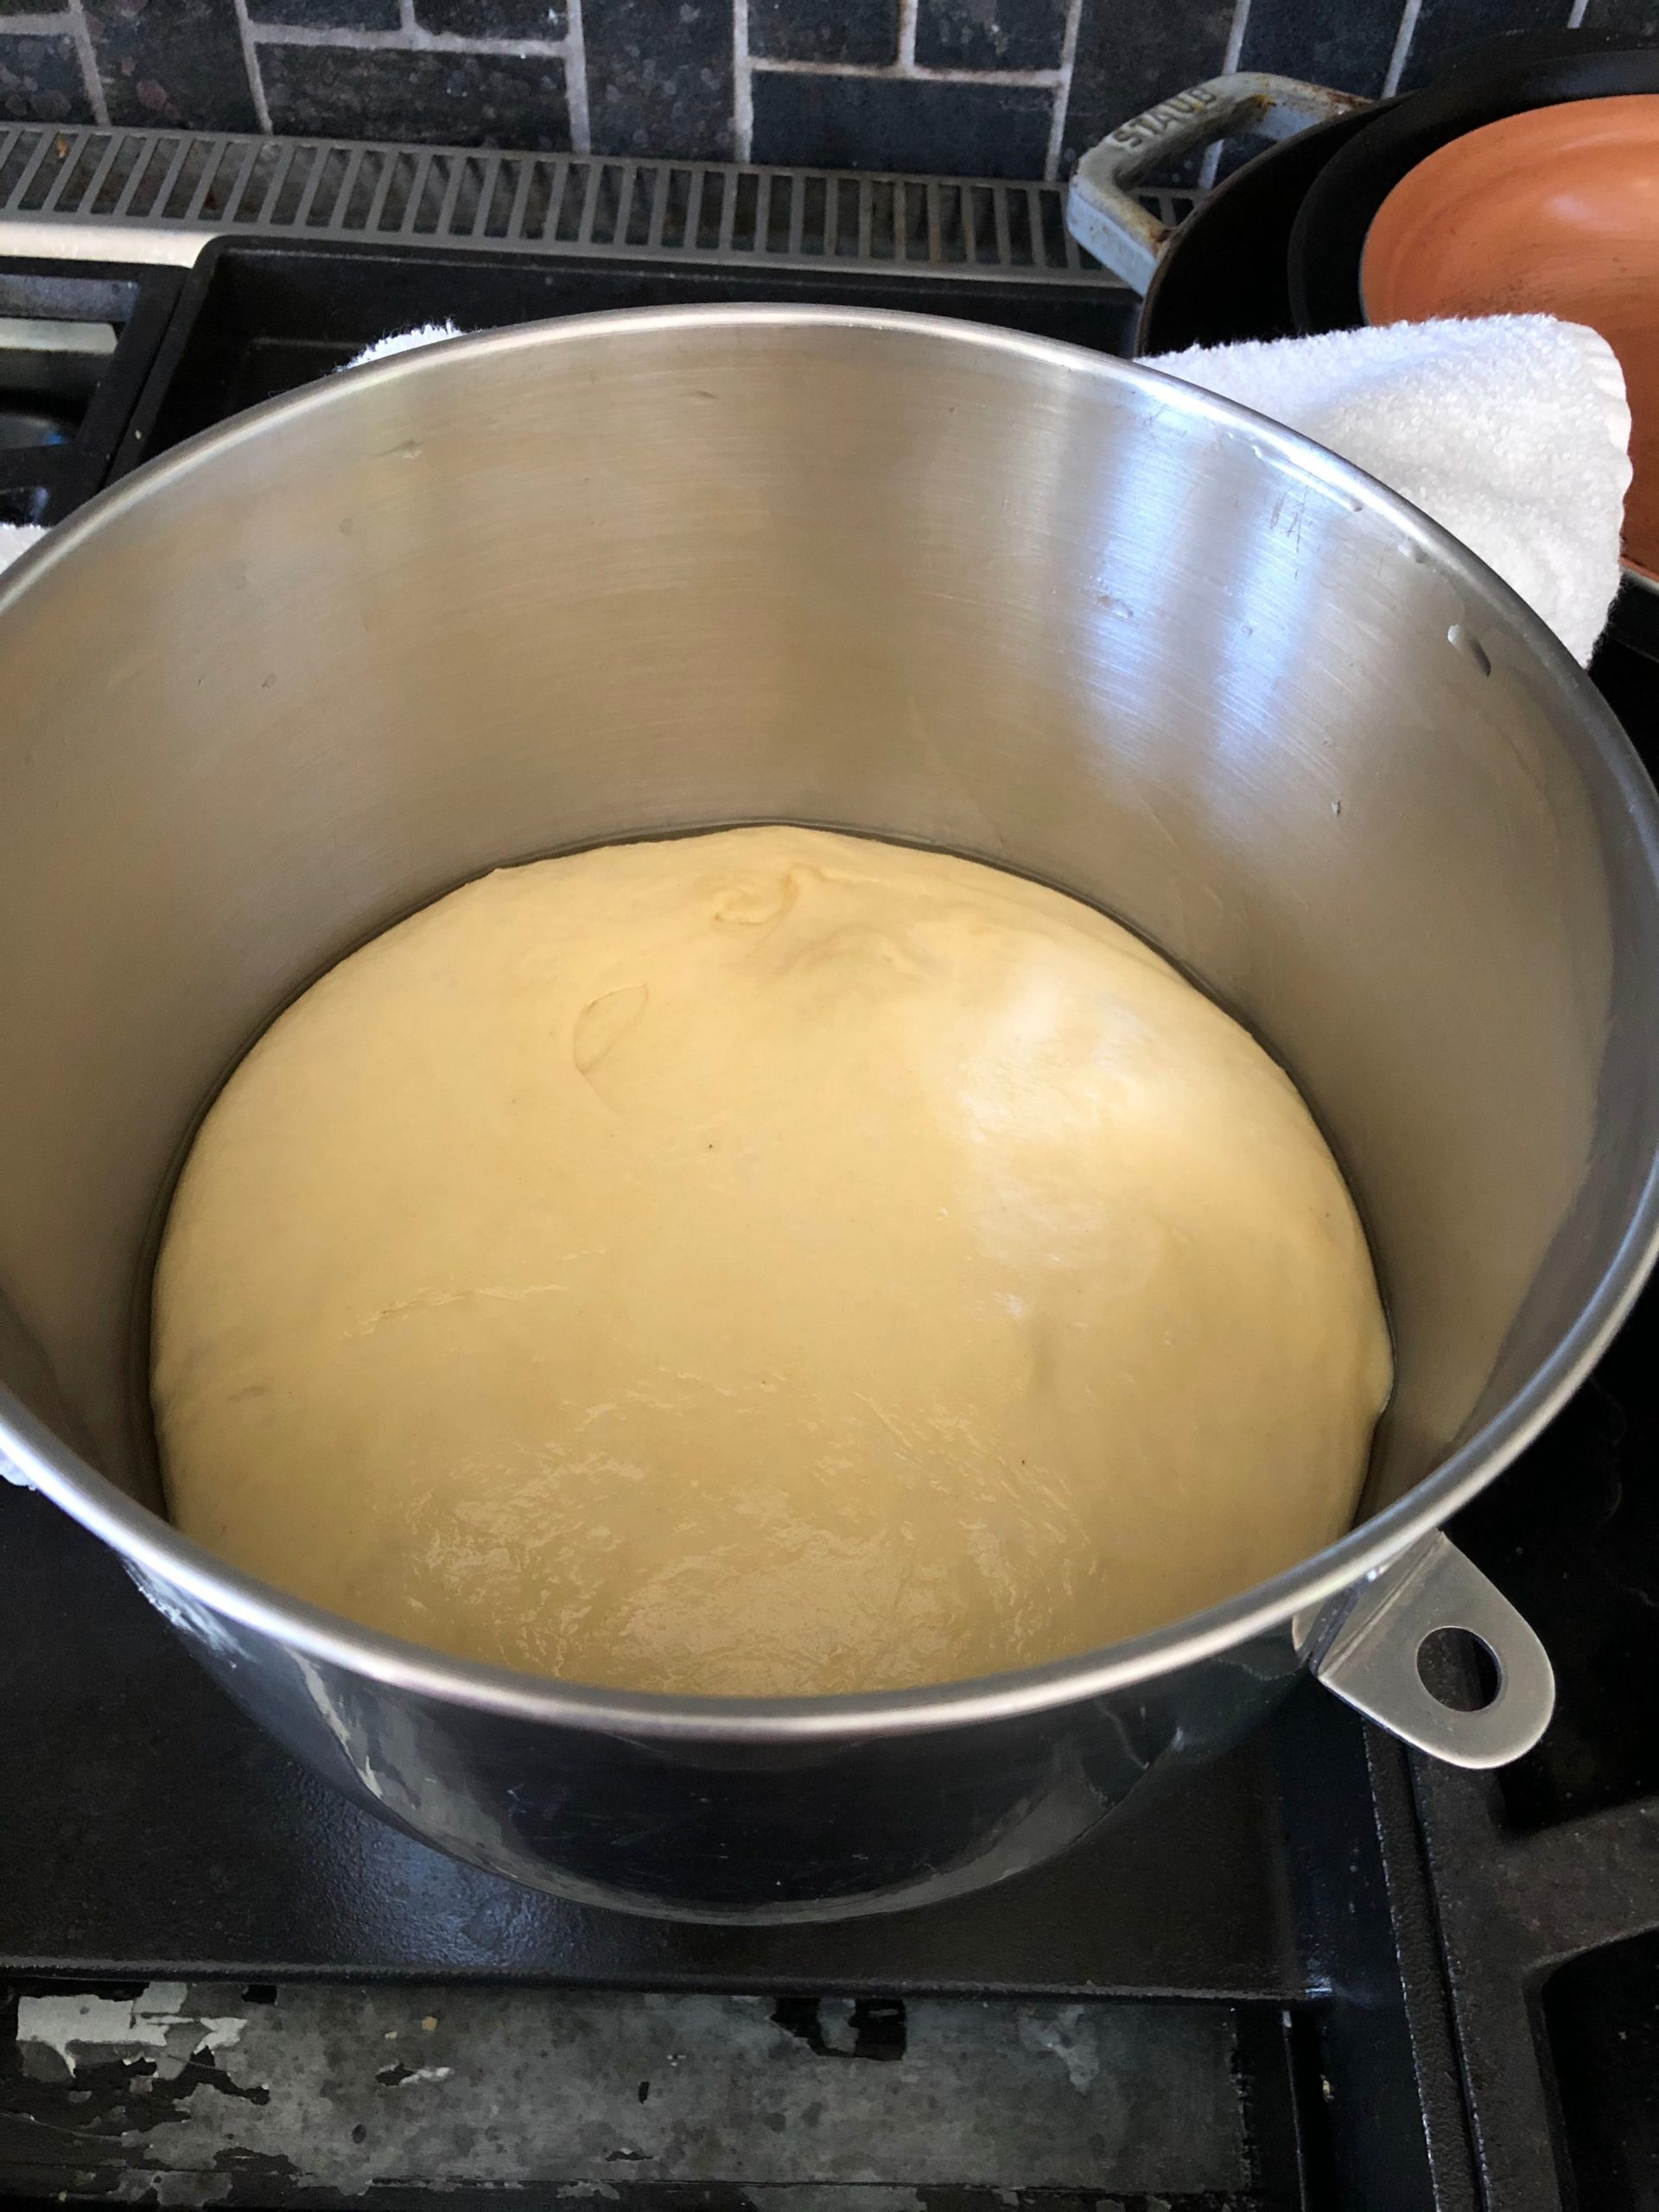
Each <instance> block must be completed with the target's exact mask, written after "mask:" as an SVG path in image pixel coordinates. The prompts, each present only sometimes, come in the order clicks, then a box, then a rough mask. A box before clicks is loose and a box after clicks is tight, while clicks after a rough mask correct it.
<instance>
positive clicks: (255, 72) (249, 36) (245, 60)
mask: <svg viewBox="0 0 1659 2212" xmlns="http://www.w3.org/2000/svg"><path fill="white" fill-rule="evenodd" d="M233 4H234V6H235V10H236V29H237V35H238V38H240V40H241V41H242V67H244V68H245V70H246V71H247V73H248V90H249V92H251V93H252V95H253V112H254V117H255V119H256V120H257V123H258V125H259V128H260V129H261V130H263V131H264V134H265V136H266V137H267V138H269V137H270V101H269V100H268V99H266V98H265V78H264V71H263V70H262V69H261V68H260V67H259V53H258V48H257V47H256V46H255V45H254V42H253V26H252V24H251V23H250V22H249V21H248V0H233Z"/></svg>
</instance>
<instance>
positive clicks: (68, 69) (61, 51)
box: [0, 31, 92, 123]
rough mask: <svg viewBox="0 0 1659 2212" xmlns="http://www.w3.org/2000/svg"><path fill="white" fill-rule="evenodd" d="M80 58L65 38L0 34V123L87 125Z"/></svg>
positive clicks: (88, 108) (89, 112)
mask: <svg viewBox="0 0 1659 2212" xmlns="http://www.w3.org/2000/svg"><path fill="white" fill-rule="evenodd" d="M91 121H92V106H91V104H90V103H89V101H88V100H87V98H86V85H85V83H84V82H83V81H82V78H81V73H80V58H79V55H78V54H77V53H76V52H75V44H74V41H73V39H72V38H68V37H59V36H57V35H53V36H50V37H32V36H29V35H27V34H23V35H15V34H11V33H7V32H4V31H0V122H4V123H90V122H91Z"/></svg>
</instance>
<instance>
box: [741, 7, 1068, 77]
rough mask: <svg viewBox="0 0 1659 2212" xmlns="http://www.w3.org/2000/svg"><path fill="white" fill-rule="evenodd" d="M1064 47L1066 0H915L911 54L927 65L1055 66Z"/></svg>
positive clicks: (1044, 67) (1048, 67)
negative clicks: (913, 52) (913, 47)
mask: <svg viewBox="0 0 1659 2212" xmlns="http://www.w3.org/2000/svg"><path fill="white" fill-rule="evenodd" d="M750 5H751V6H753V0H750ZM1064 48H1065V0H918V8H917V14H916V59H917V60H918V61H919V62H921V63H922V64H923V65H924V67H928V68H934V69H1056V68H1058V67H1059V64H1060V60H1061V57H1062V54H1063V51H1064Z"/></svg>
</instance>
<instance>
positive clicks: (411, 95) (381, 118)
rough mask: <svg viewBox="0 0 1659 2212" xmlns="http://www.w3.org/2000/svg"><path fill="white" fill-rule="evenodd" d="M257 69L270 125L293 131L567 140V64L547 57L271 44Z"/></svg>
mask: <svg viewBox="0 0 1659 2212" xmlns="http://www.w3.org/2000/svg"><path fill="white" fill-rule="evenodd" d="M259 66H260V71H261V73H262V74H263V76H264V80H265V98H266V99H267V101H268V102H269V104H270V120H271V127H272V128H273V130H279V131H284V132H289V133H292V134H294V135H296V136H297V137H332V138H400V139H415V140H420V139H429V140H431V141H433V142H434V143H437V144H441V145H448V146H525V147H530V148H532V149H546V150H549V151H554V150H558V149H563V148H564V147H568V146H569V143H570V116H569V105H568V102H567V99H566V94H565V82H564V67H563V63H562V62H560V61H557V60H552V59H550V58H531V57H524V58H521V57H518V56H517V55H510V54H442V53H437V54H434V53H424V54H398V53H394V52H390V51H387V50H385V49H384V48H369V49H365V48H356V47H341V46H267V47H264V48H261V49H260V55H259Z"/></svg>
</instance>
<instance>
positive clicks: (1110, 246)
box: [1065, 69, 1370, 293]
mask: <svg viewBox="0 0 1659 2212" xmlns="http://www.w3.org/2000/svg"><path fill="white" fill-rule="evenodd" d="M1369 106H1370V101H1369V100H1365V99H1361V98H1360V97H1359V95H1358V94H1357V93H1355V92H1331V91H1328V90H1327V89H1326V87H1325V86H1323V85H1305V84H1304V83H1303V82H1302V81H1301V79H1300V78H1297V77H1274V76H1269V75H1267V74H1265V73H1263V72H1262V71H1260V70H1254V69H1244V70H1237V71H1236V72H1235V73H1233V74H1232V75H1231V76H1230V77H1211V78H1210V79H1208V80H1207V81H1206V82H1205V83H1204V84H1202V85H1194V86H1192V89H1191V90H1190V91H1189V92H1176V93H1175V94H1173V96H1172V98H1170V99H1166V100H1160V101H1159V103H1158V105H1157V106H1156V107H1149V108H1148V109H1147V111H1146V112H1145V114H1144V115H1137V116H1135V117H1132V118H1131V119H1130V120H1129V121H1128V123H1120V124H1118V126H1117V128H1116V130H1114V131H1113V132H1112V134H1111V136H1110V137H1109V138H1103V139H1102V140H1101V142H1100V143H1099V144H1098V145H1097V146H1091V147H1090V149H1089V151H1088V152H1087V153H1086V154H1084V156H1082V158H1081V159H1080V160H1079V162H1078V163H1077V168H1076V170H1075V171H1074V173H1073V175H1072V178H1071V189H1070V190H1069V191H1068V192H1067V194H1066V195H1065V226H1066V228H1067V230H1069V231H1070V232H1071V235H1072V237H1073V238H1076V240H1077V244H1078V245H1080V246H1082V247H1084V249H1085V250H1086V251H1088V252H1090V253H1092V254H1093V255H1094V257H1095V258H1096V261H1103V262H1104V263H1105V264H1106V266H1107V268H1108V269H1109V270H1111V271H1112V273H1113V274H1114V276H1117V277H1122V279H1123V282H1124V283H1126V284H1127V285H1128V287H1129V289H1131V290H1132V291H1135V292H1141V293H1144V292H1145V291H1146V289H1147V285H1148V284H1150V283H1151V282H1152V273H1153V271H1154V269H1156V268H1157V266H1158V257H1159V256H1160V254H1161V253H1162V251H1163V250H1164V248H1165V247H1166V245H1168V244H1169V241H1170V239H1171V238H1173V236H1174V235H1175V233H1174V232H1173V229H1172V228H1171V226H1169V225H1168V224H1167V223H1163V222H1160V220H1159V219H1158V218H1157V216H1155V215H1154V214H1153V213H1151V211H1150V210H1149V209H1147V208H1145V207H1142V206H1141V203H1140V201H1139V200H1136V199H1135V198H1134V197H1133V196H1132V195H1131V194H1130V192H1129V187H1130V185H1131V184H1133V183H1134V181H1135V179H1136V178H1137V177H1138V176H1141V175H1144V174H1145V172H1146V171H1147V169H1149V168H1151V167H1152V165H1153V163H1154V162H1158V161H1163V160H1165V159H1166V158H1168V157H1169V156H1173V155H1175V154H1190V153H1192V151H1193V150H1194V149H1196V148H1198V147H1199V146H1208V145H1211V144H1213V143H1214V142H1215V141H1216V140H1217V139H1218V138H1230V137H1232V136H1233V134H1234V133H1235V132H1236V131H1240V130H1249V131H1253V132H1255V134H1256V135H1257V136H1259V137H1268V138H1291V137H1294V136H1295V134H1296V133H1297V131H1299V130H1306V129H1307V128H1308V127H1309V125H1310V124H1316V123H1334V122H1336V120H1337V119H1338V117H1340V116H1344V115H1352V114H1353V113H1354V112H1355V111H1356V110H1357V109H1358V108H1362V107H1369Z"/></svg>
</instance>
